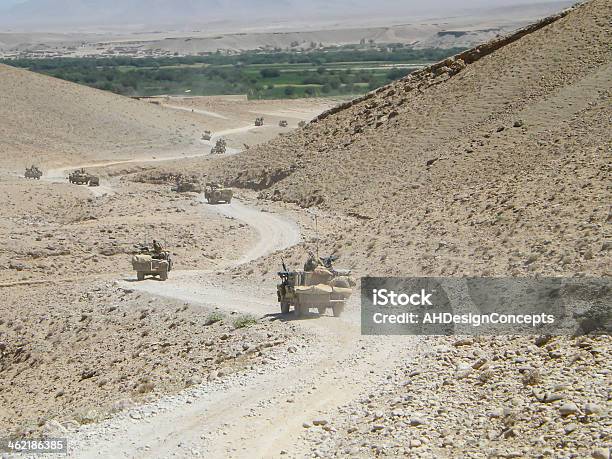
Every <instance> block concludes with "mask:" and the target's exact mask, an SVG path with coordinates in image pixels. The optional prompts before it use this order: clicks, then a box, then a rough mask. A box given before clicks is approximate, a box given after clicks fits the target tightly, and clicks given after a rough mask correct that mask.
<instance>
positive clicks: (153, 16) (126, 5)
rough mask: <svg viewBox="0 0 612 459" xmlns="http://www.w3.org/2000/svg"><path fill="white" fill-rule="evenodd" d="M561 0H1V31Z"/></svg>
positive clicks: (343, 15) (436, 10)
mask: <svg viewBox="0 0 612 459" xmlns="http://www.w3.org/2000/svg"><path fill="white" fill-rule="evenodd" d="M558 1H559V0H537V1H536V2H533V1H531V2H530V1H528V0H460V1H457V0H426V1H423V0H0V11H1V13H0V32H1V31H2V28H7V27H8V28H12V27H13V26H16V27H20V26H26V27H27V26H30V27H36V26H41V27H43V28H44V26H59V25H65V26H66V25H67V26H70V25H74V26H87V25H121V24H140V25H144V26H147V25H155V24H160V25H161V24H196V23H209V24H212V23H213V22H215V21H217V22H218V21H223V22H235V21H238V22H241V23H246V24H248V23H252V24H253V25H256V24H257V20H258V19H271V20H273V21H274V20H278V21H281V22H282V21H292V20H302V21H304V20H309V19H311V18H312V19H315V20H322V19H327V20H337V21H338V22H342V19H348V18H356V17H363V18H367V19H372V18H393V19H395V20H400V21H401V20H409V19H412V18H419V17H436V18H440V17H445V16H450V15H453V14H457V13H459V12H461V11H469V10H471V11H478V10H481V9H482V10H490V9H493V8H499V7H508V6H517V5H525V4H535V3H540V4H541V3H558Z"/></svg>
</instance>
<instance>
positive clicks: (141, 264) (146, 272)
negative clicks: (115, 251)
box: [132, 241, 172, 281]
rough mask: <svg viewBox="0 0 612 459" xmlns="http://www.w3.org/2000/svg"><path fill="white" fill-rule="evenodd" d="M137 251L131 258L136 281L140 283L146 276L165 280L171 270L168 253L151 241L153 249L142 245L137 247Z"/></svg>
mask: <svg viewBox="0 0 612 459" xmlns="http://www.w3.org/2000/svg"><path fill="white" fill-rule="evenodd" d="M139 251H140V253H138V254H136V255H133V256H132V268H133V269H134V271H136V277H137V279H138V280H139V281H142V280H144V279H145V277H146V276H153V277H159V280H161V281H165V280H167V279H168V273H169V272H170V271H171V270H172V257H171V256H170V252H168V251H166V250H163V248H162V247H161V245H159V244H158V243H157V242H156V241H153V248H150V247H148V246H147V245H144V246H141V247H139Z"/></svg>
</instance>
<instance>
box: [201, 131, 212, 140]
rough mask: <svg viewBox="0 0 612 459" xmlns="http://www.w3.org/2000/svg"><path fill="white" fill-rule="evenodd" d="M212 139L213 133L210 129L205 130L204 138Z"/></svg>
mask: <svg viewBox="0 0 612 459" xmlns="http://www.w3.org/2000/svg"><path fill="white" fill-rule="evenodd" d="M210 139H212V133H211V132H210V131H204V134H202V140H210Z"/></svg>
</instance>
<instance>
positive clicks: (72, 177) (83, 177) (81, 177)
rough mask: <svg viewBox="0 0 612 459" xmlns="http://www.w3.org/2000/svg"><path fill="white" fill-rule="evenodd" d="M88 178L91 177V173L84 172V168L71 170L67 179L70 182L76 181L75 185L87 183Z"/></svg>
mask: <svg viewBox="0 0 612 459" xmlns="http://www.w3.org/2000/svg"><path fill="white" fill-rule="evenodd" d="M90 178H91V175H89V174H88V173H87V172H85V169H78V170H76V171H72V172H71V173H70V174H69V175H68V181H69V182H70V183H76V184H77V185H86V184H88V183H89V179H90Z"/></svg>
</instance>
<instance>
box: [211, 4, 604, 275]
mask: <svg viewBox="0 0 612 459" xmlns="http://www.w3.org/2000/svg"><path fill="white" fill-rule="evenodd" d="M611 12H612V7H611V6H610V4H609V2H605V1H600V0H594V1H592V2H588V3H586V4H584V5H581V6H578V7H576V8H575V9H573V10H571V11H569V12H568V13H567V14H565V13H564V14H561V15H559V16H558V17H554V18H550V19H549V20H548V21H545V22H543V23H542V24H538V25H537V26H535V27H531V28H528V29H527V30H525V31H521V32H519V33H518V34H517V35H516V36H514V37H511V39H500V40H498V41H497V42H493V43H489V44H487V45H483V46H481V47H479V48H477V49H475V50H471V51H468V52H467V53H465V54H464V55H463V56H460V57H458V58H456V59H450V60H448V61H446V62H444V63H441V64H438V65H436V66H434V67H432V68H429V69H425V70H424V71H422V72H419V73H418V74H415V75H412V76H410V77H408V78H406V79H404V80H402V81H398V82H397V83H394V84H392V85H390V86H388V87H385V88H382V89H381V90H379V91H377V92H376V93H374V94H371V95H370V96H369V97H365V98H363V99H361V100H358V101H355V102H353V103H351V104H347V105H346V106H344V107H340V108H339V109H336V110H333V111H331V112H329V113H327V114H326V115H324V116H321V117H320V118H319V120H318V121H316V122H314V123H311V124H309V125H308V126H307V127H306V128H305V129H303V130H300V131H298V132H296V133H293V134H291V135H288V136H285V137H282V138H279V139H278V140H275V141H272V142H270V143H268V144H266V145H263V146H259V147H256V148H254V149H251V150H249V151H248V152H246V153H245V154H243V155H240V156H239V157H236V158H233V159H231V160H225V161H223V162H221V161H219V162H218V163H216V166H215V169H214V170H213V173H216V175H218V176H219V177H220V178H222V179H224V180H225V181H226V182H227V183H229V184H231V185H234V186H244V187H250V188H254V189H257V190H261V195H262V197H264V198H269V199H274V200H284V201H289V202H295V203H298V204H299V205H301V206H302V207H312V206H317V207H318V208H319V209H324V210H325V211H327V212H329V214H332V215H342V216H344V217H350V218H353V219H354V227H352V228H350V231H346V229H347V228H346V227H344V228H338V232H341V231H342V232H347V233H350V236H347V237H348V238H349V239H351V240H352V241H353V242H354V244H352V245H353V247H360V248H361V249H363V250H355V249H350V248H348V246H347V244H345V243H344V242H339V241H338V236H337V234H338V233H336V234H335V235H333V236H331V237H330V244H334V242H333V241H336V243H337V244H335V245H337V247H331V248H334V249H336V250H339V251H344V253H345V254H346V255H349V256H351V257H352V258H353V259H355V260H356V262H362V265H364V266H369V267H371V268H374V269H376V271H377V272H384V273H412V274H434V273H435V274H445V275H460V274H468V273H472V274H515V275H517V274H521V273H526V272H541V273H576V272H589V273H598V274H603V273H604V272H606V271H607V270H608V269H609V268H608V267H609V261H610V260H609V256H608V249H609V234H608V235H607V234H606V233H605V231H604V227H605V225H606V224H607V223H608V222H609V219H610V214H609V207H608V202H609V188H608V186H609V172H610V170H609V158H610V155H609V153H610V144H611V142H610V141H611V136H610V131H609V118H610V103H609V102H610V90H611V84H610V83H611V81H610V75H611V74H612V72H611V70H612V52H611V50H610V47H609V43H610V40H611V39H612V36H611V35H612V33H611V31H610V28H609V24H608V20H607V18H609V16H610V13H611ZM342 226H344V224H342ZM370 242H371V246H372V247H371V248H369V249H367V250H366V249H365V247H367V246H369V245H370ZM364 256H365V257H367V262H363V259H364Z"/></svg>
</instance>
